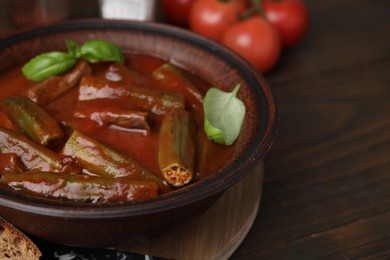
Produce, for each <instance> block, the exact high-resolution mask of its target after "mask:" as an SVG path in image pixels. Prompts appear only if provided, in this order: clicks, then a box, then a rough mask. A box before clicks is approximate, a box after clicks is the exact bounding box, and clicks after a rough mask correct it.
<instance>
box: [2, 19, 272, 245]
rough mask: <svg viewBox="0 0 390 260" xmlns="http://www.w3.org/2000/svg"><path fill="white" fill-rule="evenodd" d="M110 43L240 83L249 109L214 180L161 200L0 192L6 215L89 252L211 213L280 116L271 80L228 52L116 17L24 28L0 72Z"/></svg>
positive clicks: (5, 49)
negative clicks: (72, 47) (73, 47)
mask: <svg viewBox="0 0 390 260" xmlns="http://www.w3.org/2000/svg"><path fill="white" fill-rule="evenodd" d="M96 38H100V39H107V40H111V41H113V42H115V43H116V44H118V45H119V46H120V47H121V48H122V49H124V50H125V51H130V52H135V53H139V54H147V55H152V56H156V57H159V58H162V59H166V60H169V61H170V62H172V63H174V64H175V65H177V66H180V67H182V68H184V69H187V70H189V71H191V72H192V73H194V74H195V75H199V76H200V77H202V78H203V79H206V80H207V81H208V82H209V83H210V84H211V85H213V86H218V87H219V88H221V89H223V90H226V91H227V90H232V87H233V86H235V84H236V83H237V82H241V89H240V95H239V96H240V99H242V100H243V101H244V103H245V106H246V108H247V114H246V118H245V121H244V125H243V128H242V131H241V133H240V137H239V139H238V140H237V142H239V144H238V146H237V147H238V149H237V150H236V151H235V153H234V155H233V156H232V157H231V158H230V159H229V160H228V161H226V165H225V167H224V168H223V169H221V170H220V171H219V172H217V173H215V174H214V175H212V176H210V177H208V178H206V179H204V180H201V181H199V182H196V183H194V184H191V185H189V186H187V187H185V188H182V189H179V190H177V191H175V192H171V193H168V194H165V195H162V196H160V197H157V198H155V199H151V200H147V201H142V202H138V203H131V204H122V205H118V204H115V205H110V204H107V205H103V206H102V205H94V204H89V205H83V204H77V203H75V204H72V203H63V202H60V201H53V200H47V199H42V198H37V197H34V196H31V195H25V194H22V193H21V192H12V191H9V189H4V188H1V187H0V215H1V216H2V217H3V218H5V219H7V220H8V221H10V222H12V223H13V224H14V225H15V226H17V227H18V228H20V229H21V230H22V231H24V232H26V233H28V234H30V235H32V236H34V237H38V238H41V239H44V240H47V241H51V242H55V243H60V244H67V245H73V246H85V247H110V246H121V245H126V244H129V243H132V242H135V241H139V240H144V239H147V238H148V237H150V236H154V235H158V234H159V233H161V232H169V228H170V227H172V226H173V225H176V224H177V223H181V222H183V221H186V220H188V219H190V218H193V217H196V216H198V215H199V214H201V213H202V212H204V211H205V210H206V209H207V208H209V207H210V206H211V205H212V204H213V203H214V202H215V201H216V200H217V199H218V198H219V197H220V196H221V195H222V193H223V192H224V191H225V190H226V189H228V188H229V187H230V186H231V185H233V184H234V183H236V182H237V181H239V180H240V179H241V178H243V177H244V176H246V175H247V174H251V173H252V172H253V171H254V169H255V168H256V166H257V165H258V164H259V163H260V161H261V160H262V159H263V157H264V156H265V154H266V153H267V151H268V150H269V148H270V146H271V143H272V141H273V139H274V136H275V133H276V129H277V123H278V116H277V107H276V104H275V99H274V96H273V94H272V91H271V90H270V88H269V86H268V84H267V82H266V80H265V79H264V77H263V76H262V75H260V74H259V73H258V72H256V71H255V70H254V68H252V67H251V66H250V65H249V64H248V63H246V62H245V61H244V60H243V59H241V58H240V57H239V56H238V55H236V54H234V53H233V52H231V51H229V50H228V49H227V48H225V47H223V46H221V45H219V44H217V43H215V42H213V41H210V40H208V39H206V38H203V37H201V36H198V35H195V34H193V33H191V32H190V31H186V30H183V29H179V28H175V27H171V26H168V25H163V24H157V23H145V22H131V21H118V20H117V21H115V20H83V21H71V22H65V23H61V24H55V25H50V26H46V27H40V28H35V29H30V30H26V31H21V32H18V33H14V34H12V35H8V36H6V37H3V38H2V39H1V40H0V61H1V62H0V73H1V72H2V71H6V70H8V69H10V68H12V67H14V66H17V65H20V64H24V63H26V62H27V61H28V60H29V59H31V58H32V57H34V56H35V55H37V54H40V53H43V52H47V51H49V50H63V49H64V42H65V40H66V39H73V40H75V41H76V42H84V41H86V40H89V39H96Z"/></svg>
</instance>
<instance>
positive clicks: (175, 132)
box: [158, 109, 196, 187]
mask: <svg viewBox="0 0 390 260" xmlns="http://www.w3.org/2000/svg"><path fill="white" fill-rule="evenodd" d="M195 130H196V129H195V123H194V122H193V121H192V117H191V114H190V113H189V112H188V111H185V110H183V109H172V110H171V111H169V112H168V113H167V114H166V115H165V117H164V119H163V121H162V124H161V128H160V133H159V143H158V163H159V166H160V170H161V172H162V174H163V176H164V177H165V179H166V181H167V182H168V183H169V184H170V185H172V186H174V187H181V186H184V185H186V184H188V183H189V182H190V181H191V180H192V178H193V176H194V167H195V166H194V165H195V157H196V148H195V141H194V134H195Z"/></svg>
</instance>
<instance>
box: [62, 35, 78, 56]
mask: <svg viewBox="0 0 390 260" xmlns="http://www.w3.org/2000/svg"><path fill="white" fill-rule="evenodd" d="M65 44H66V47H67V48H68V51H69V54H71V55H72V56H74V57H76V58H80V56H81V53H80V47H79V46H78V45H77V43H76V42H75V41H73V40H69V39H66V40H65Z"/></svg>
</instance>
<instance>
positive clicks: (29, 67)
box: [22, 51, 77, 81]
mask: <svg viewBox="0 0 390 260" xmlns="http://www.w3.org/2000/svg"><path fill="white" fill-rule="evenodd" d="M76 62H77V58H75V57H73V56H72V55H71V54H69V53H65V52H58V51H54V52H48V53H43V54H40V55H38V56H36V57H35V58H33V59H31V60H30V61H29V62H28V63H27V64H25V65H24V66H23V68H22V72H23V74H24V75H25V76H26V77H27V78H28V79H29V80H33V81H41V80H45V79H47V78H49V77H51V76H54V75H58V74H61V73H64V72H66V71H68V70H70V69H71V68H72V67H73V66H74V65H75V64H76Z"/></svg>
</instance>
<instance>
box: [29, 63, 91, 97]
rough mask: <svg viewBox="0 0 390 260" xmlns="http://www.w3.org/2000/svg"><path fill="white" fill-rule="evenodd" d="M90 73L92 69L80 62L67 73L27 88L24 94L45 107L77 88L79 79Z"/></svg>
mask: <svg viewBox="0 0 390 260" xmlns="http://www.w3.org/2000/svg"><path fill="white" fill-rule="evenodd" d="M91 73H92V68H91V66H90V65H89V64H88V62H86V61H85V60H80V61H79V62H78V63H77V64H76V66H74V67H73V69H72V70H70V71H69V72H67V73H65V74H63V75H58V76H52V77H50V78H48V79H46V80H44V81H42V82H40V83H38V84H36V85H34V86H32V87H31V88H29V89H28V90H27V92H26V94H27V96H28V98H29V99H31V100H32V101H34V102H35V103H37V104H39V105H46V104H48V103H50V102H51V101H53V100H54V99H56V98H58V97H59V96H61V95H62V94H64V93H65V92H67V91H68V90H69V89H71V88H73V87H75V86H77V84H78V83H79V82H80V80H81V78H82V77H83V76H85V75H89V74H91Z"/></svg>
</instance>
